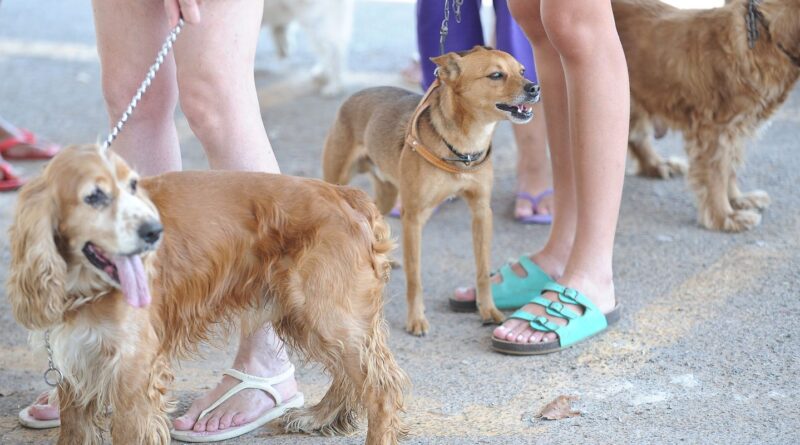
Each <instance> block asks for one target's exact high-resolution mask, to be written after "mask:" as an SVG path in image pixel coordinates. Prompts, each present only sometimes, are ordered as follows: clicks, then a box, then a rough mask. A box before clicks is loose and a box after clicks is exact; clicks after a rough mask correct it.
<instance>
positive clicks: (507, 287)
mask: <svg viewBox="0 0 800 445" xmlns="http://www.w3.org/2000/svg"><path fill="white" fill-rule="evenodd" d="M519 264H520V266H522V268H523V269H525V272H527V273H528V275H527V276H525V277H520V276H519V275H517V274H516V273H515V272H514V271H513V270H512V269H511V265H510V264H506V265H505V266H503V267H501V268H500V270H499V271H497V272H495V273H499V274H500V275H501V276H502V277H503V281H502V282H500V283H492V298H493V299H494V304H495V306H497V308H498V309H500V310H509V309H519V308H521V307H522V306H525V305H526V304H528V303H529V302H530V300H531V295H539V294H540V293H542V287H543V286H544V285H545V284H547V283H549V282H551V281H553V279H552V278H550V277H549V276H548V275H547V274H546V273H544V271H543V270H542V269H541V268H540V267H539V266H538V265H536V263H534V262H533V261H531V259H530V258H528V256H527V255H522V256H521V257H519ZM450 309H452V310H454V311H456V312H475V311H477V310H478V306H477V304H475V300H466V301H464V300H457V299H455V298H452V297H451V298H450Z"/></svg>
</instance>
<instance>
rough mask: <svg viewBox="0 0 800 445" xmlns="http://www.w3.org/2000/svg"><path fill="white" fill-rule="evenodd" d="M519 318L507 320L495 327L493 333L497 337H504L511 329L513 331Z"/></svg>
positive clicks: (518, 322)
mask: <svg viewBox="0 0 800 445" xmlns="http://www.w3.org/2000/svg"><path fill="white" fill-rule="evenodd" d="M520 321H521V320H513V319H512V320H508V321H507V322H505V323H503V324H502V325H501V326H498V327H497V328H495V330H494V332H493V334H494V336H495V337H497V338H503V339H505V338H506V336H508V335H509V334H510V333H511V331H513V330H514V329H515V328H516V327H517V326H518V325H519V324H520Z"/></svg>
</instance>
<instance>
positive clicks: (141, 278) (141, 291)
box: [114, 255, 151, 307]
mask: <svg viewBox="0 0 800 445" xmlns="http://www.w3.org/2000/svg"><path fill="white" fill-rule="evenodd" d="M114 264H115V265H116V266H117V274H118V275H119V282H120V284H121V285H122V293H124V294H125V300H126V301H127V302H128V304H130V305H131V306H133V307H145V306H147V305H148V304H150V300H151V298H150V289H149V288H148V287H147V275H146V274H145V272H144V265H143V264H142V259H141V258H140V257H139V255H131V256H118V257H116V258H114Z"/></svg>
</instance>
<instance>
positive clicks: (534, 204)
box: [515, 189, 553, 224]
mask: <svg viewBox="0 0 800 445" xmlns="http://www.w3.org/2000/svg"><path fill="white" fill-rule="evenodd" d="M552 194H553V189H547V190H545V191H543V192H542V193H539V194H538V195H536V196H534V195H531V194H530V193H526V192H519V193H517V198H518V199H524V200H527V201H529V202H530V203H531V210H532V211H533V214H532V215H528V216H519V217H516V218H515V219H516V220H517V221H519V222H521V223H523V224H551V223H552V222H553V215H542V214H539V213H536V212H537V211H538V210H539V203H540V202H541V201H542V199H544V198H546V197H548V196H550V195H552Z"/></svg>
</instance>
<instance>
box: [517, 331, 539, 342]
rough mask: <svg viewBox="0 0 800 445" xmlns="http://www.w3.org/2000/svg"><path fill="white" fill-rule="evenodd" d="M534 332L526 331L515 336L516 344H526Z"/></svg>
mask: <svg viewBox="0 0 800 445" xmlns="http://www.w3.org/2000/svg"><path fill="white" fill-rule="evenodd" d="M534 332H535V331H534V330H533V329H526V330H525V331H523V332H522V333H521V334H519V335H518V336H517V343H528V340H530V338H531V336H532V335H533V333H534Z"/></svg>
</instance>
